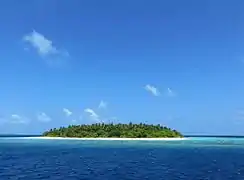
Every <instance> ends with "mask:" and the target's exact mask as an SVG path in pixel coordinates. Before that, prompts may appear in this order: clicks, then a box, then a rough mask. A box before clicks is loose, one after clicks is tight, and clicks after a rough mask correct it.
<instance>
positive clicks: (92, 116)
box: [84, 108, 100, 122]
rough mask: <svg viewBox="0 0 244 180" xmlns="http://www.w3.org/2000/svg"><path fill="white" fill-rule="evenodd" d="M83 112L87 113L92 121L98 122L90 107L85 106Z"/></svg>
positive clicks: (97, 117)
mask: <svg viewBox="0 0 244 180" xmlns="http://www.w3.org/2000/svg"><path fill="white" fill-rule="evenodd" d="M84 112H86V113H88V114H89V116H90V118H91V119H92V120H93V121H96V122H99V121H100V119H99V116H98V115H97V114H96V113H95V112H94V111H93V110H92V109H90V108H87V109H85V110H84Z"/></svg>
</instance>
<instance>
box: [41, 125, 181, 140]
mask: <svg viewBox="0 0 244 180" xmlns="http://www.w3.org/2000/svg"><path fill="white" fill-rule="evenodd" d="M43 136H44V137H63V138H66V137H67V138H72V137H73V138H182V137H183V135H182V134H181V133H180V132H178V131H176V130H172V129H170V128H168V127H165V126H161V125H159V124H158V125H148V124H143V123H140V124H133V123H129V124H113V123H109V124H105V123H96V124H90V125H86V124H84V125H83V124H82V125H69V126H68V127H60V128H54V129H50V130H49V131H46V132H44V133H43Z"/></svg>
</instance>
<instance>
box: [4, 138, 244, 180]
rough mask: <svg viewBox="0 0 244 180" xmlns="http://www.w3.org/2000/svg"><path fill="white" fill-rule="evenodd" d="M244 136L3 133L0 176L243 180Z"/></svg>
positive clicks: (26, 179)
mask: <svg viewBox="0 0 244 180" xmlns="http://www.w3.org/2000/svg"><path fill="white" fill-rule="evenodd" d="M243 158H244V138H213V137H211V138H203V137H201V138H197V137H193V138H187V139H186V140H179V141H89V140H86V141H84V140H55V139H54V140H53V139H26V138H23V137H4V138H0V179H1V180H7V179H8V180H9V179H18V180H30V179H31V180H35V179H50V180H51V179H53V180H58V179H60V180H61V179H65V180H66V179H67V180H73V179H76V180H78V179H81V180H83V179H84V180H85V179H86V180H98V179H99V180H103V179H104V180H110V179H111V180H119V179H128V180H129V179H131V180H143V179H150V180H151V179H152V180H157V179H160V180H161V179H166V180H167V179H169V180H171V179H172V180H178V179H186V180H191V179H192V180H197V179H199V180H200V179H201V180H203V179H216V180H225V179H232V180H235V179H237V180H239V179H240V180H243V179H244V161H243Z"/></svg>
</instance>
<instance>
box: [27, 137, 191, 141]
mask: <svg viewBox="0 0 244 180" xmlns="http://www.w3.org/2000/svg"><path fill="white" fill-rule="evenodd" d="M24 139H50V140H83V141H87V140H88V141H89V140H92V141H97V140H99V141H100V140H101V141H180V140H186V139H188V138H184V137H177V138H76V137H47V136H46V137H44V136H40V137H24Z"/></svg>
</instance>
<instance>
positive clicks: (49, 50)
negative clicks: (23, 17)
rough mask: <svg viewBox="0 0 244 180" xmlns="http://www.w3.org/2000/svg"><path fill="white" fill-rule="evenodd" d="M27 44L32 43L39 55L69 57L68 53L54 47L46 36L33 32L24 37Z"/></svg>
mask: <svg viewBox="0 0 244 180" xmlns="http://www.w3.org/2000/svg"><path fill="white" fill-rule="evenodd" d="M23 40H24V41H25V42H28V43H30V45H31V46H32V47H33V48H35V49H36V50H37V52H38V53H39V55H41V56H48V55H63V56H69V54H68V52H67V51H63V50H59V49H57V48H56V47H55V46H54V45H53V42H52V41H51V40H49V39H47V38H46V37H45V36H44V35H42V34H40V33H38V32H36V31H35V30H33V31H32V32H31V33H29V34H27V35H25V36H24V37H23Z"/></svg>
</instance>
